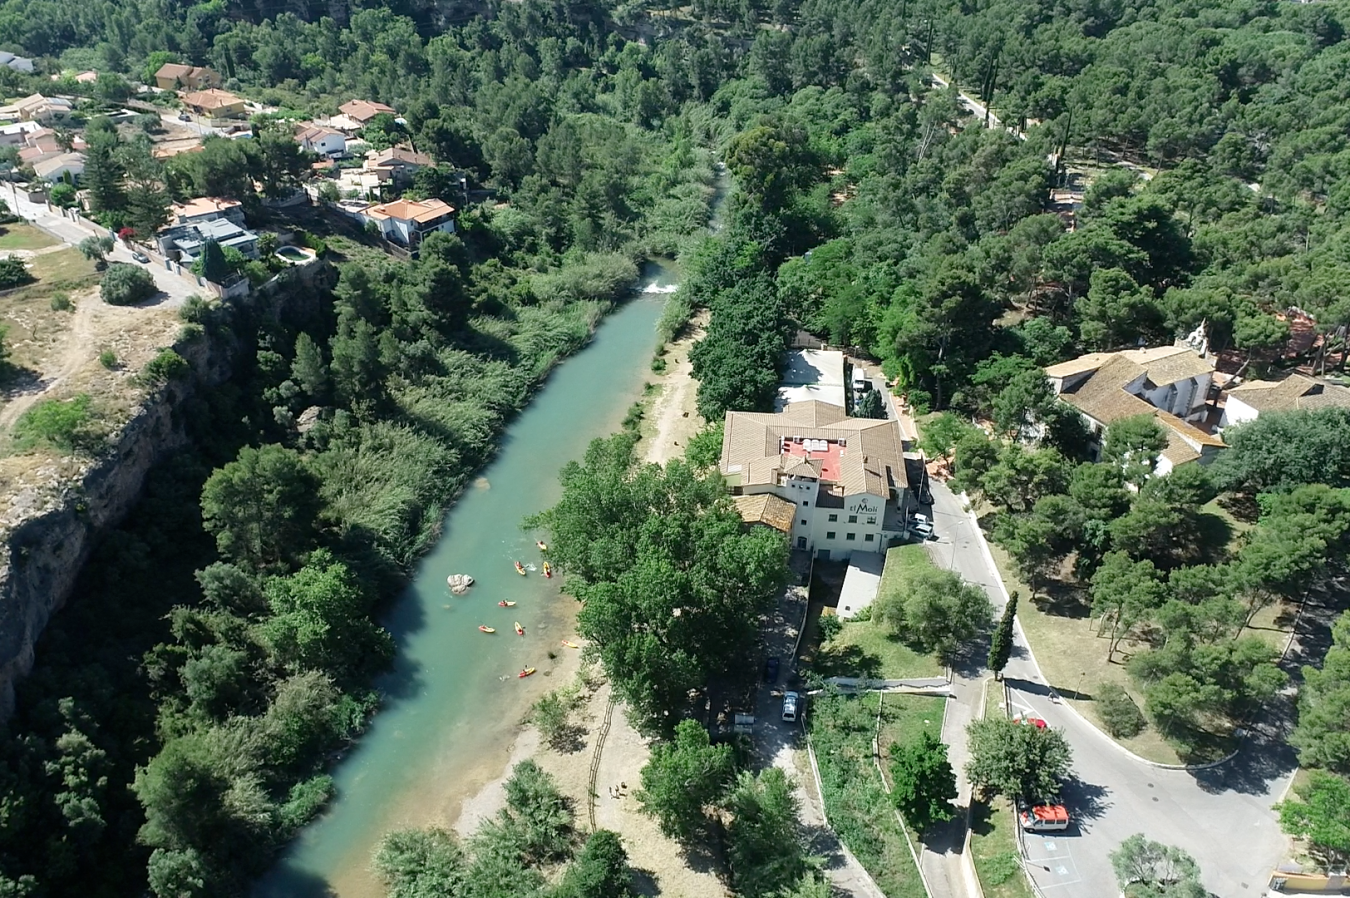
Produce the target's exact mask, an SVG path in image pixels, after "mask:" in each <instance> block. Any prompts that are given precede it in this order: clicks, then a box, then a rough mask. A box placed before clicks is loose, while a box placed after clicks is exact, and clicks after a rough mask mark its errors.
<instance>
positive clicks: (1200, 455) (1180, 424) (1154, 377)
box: [1045, 346, 1224, 474]
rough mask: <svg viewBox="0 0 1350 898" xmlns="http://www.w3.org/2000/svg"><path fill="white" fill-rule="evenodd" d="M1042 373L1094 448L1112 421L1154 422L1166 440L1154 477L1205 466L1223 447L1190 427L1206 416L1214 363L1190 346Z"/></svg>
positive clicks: (1098, 355) (1107, 357)
mask: <svg viewBox="0 0 1350 898" xmlns="http://www.w3.org/2000/svg"><path fill="white" fill-rule="evenodd" d="M1045 374H1046V377H1048V378H1049V379H1050V385H1051V387H1053V388H1054V391H1055V394H1056V395H1057V396H1058V397H1059V398H1060V399H1061V400H1063V401H1064V402H1066V403H1068V404H1069V405H1071V406H1073V407H1074V408H1075V409H1077V410H1078V412H1079V414H1081V415H1082V416H1083V421H1084V423H1085V424H1086V425H1087V427H1088V430H1090V431H1091V432H1092V434H1093V436H1094V438H1096V440H1097V442H1098V443H1099V444H1100V441H1101V440H1102V438H1103V437H1104V436H1105V434H1106V431H1107V429H1109V428H1110V426H1111V425H1112V424H1113V423H1115V422H1116V421H1119V420H1121V419H1123V418H1132V417H1137V416H1139V415H1152V416H1153V417H1154V418H1156V419H1157V421H1158V424H1159V425H1161V427H1162V428H1163V432H1164V433H1165V434H1166V435H1167V441H1168V445H1167V448H1166V449H1164V450H1163V452H1162V454H1161V457H1160V458H1159V460H1158V467H1157V471H1158V473H1159V474H1166V473H1167V472H1168V471H1170V470H1172V469H1173V468H1174V467H1176V466H1178V465H1183V464H1187V463H1189V462H1193V461H1199V462H1201V463H1207V462H1209V461H1210V460H1212V459H1213V457H1214V456H1215V455H1216V454H1217V453H1218V452H1219V450H1221V449H1222V448H1223V445H1224V444H1223V440H1221V439H1219V438H1218V437H1216V436H1214V435H1213V434H1210V433H1207V432H1205V431H1204V430H1202V429H1200V428H1199V427H1197V426H1195V423H1192V422H1203V421H1204V418H1205V416H1206V414H1207V411H1208V407H1207V406H1206V401H1207V399H1208V396H1209V387H1210V383H1211V381H1212V379H1213V375H1214V362H1213V361H1211V360H1210V359H1206V358H1203V357H1201V355H1200V354H1199V353H1197V352H1196V351H1195V350H1194V349H1192V348H1190V347H1189V346H1160V347H1156V348H1154V349H1129V350H1125V351H1124V352H1094V353H1091V354H1089V355H1085V356H1081V357H1079V358H1076V359H1071V360H1069V361H1067V362H1061V363H1060V364H1058V365H1051V366H1050V367H1048V368H1046V369H1045ZM1098 448H1100V445H1099V446H1098Z"/></svg>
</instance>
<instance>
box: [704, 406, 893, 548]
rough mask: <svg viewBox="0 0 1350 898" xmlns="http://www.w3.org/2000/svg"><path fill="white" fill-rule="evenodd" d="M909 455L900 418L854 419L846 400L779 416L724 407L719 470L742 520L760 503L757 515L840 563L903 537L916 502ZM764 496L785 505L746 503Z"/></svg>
mask: <svg viewBox="0 0 1350 898" xmlns="http://www.w3.org/2000/svg"><path fill="white" fill-rule="evenodd" d="M904 451H905V444H904V434H903V433H902V431H901V429H900V424H899V422H897V421H883V420H875V419H871V418H850V417H848V415H847V414H846V413H845V412H844V409H843V407H842V406H840V405H832V404H830V403H825V402H819V401H815V400H811V401H807V402H794V403H792V404H790V405H788V406H787V408H785V409H784V410H783V411H781V412H775V413H773V414H768V413H760V412H727V416H726V421H725V430H724V432H723V436H722V459H721V472H722V477H723V479H724V481H725V482H726V485H727V488H728V489H729V490H730V491H731V493H732V495H733V496H737V497H741V498H738V499H737V506H738V508H741V512H742V515H743V516H746V515H747V513H748V512H749V510H750V507H751V506H755V513H754V515H753V516H754V517H755V519H756V520H757V521H759V522H762V523H769V524H770V525H771V526H776V527H777V529H779V530H782V531H784V532H785V533H787V535H788V539H789V545H791V547H792V548H794V549H802V550H806V551H810V552H814V553H815V554H816V555H817V556H818V557H820V558H825V559H831V560H843V559H847V558H848V557H849V556H850V555H851V554H852V553H854V552H882V551H884V550H885V549H886V546H887V544H888V542H889V541H890V540H891V539H894V538H899V537H901V536H903V534H904V532H905V527H906V523H907V518H908V515H909V511H910V506H911V498H910V495H909V479H908V477H907V475H906V471H905V457H904ZM763 495H771V496H774V497H777V499H778V500H781V501H774V502H769V501H768V500H766V503H764V504H765V505H766V507H765V508H759V504H758V503H752V502H749V501H746V500H745V499H744V497H754V496H763ZM789 506H790V507H791V515H792V516H791V519H790V520H791V524H790V526H786V527H785V526H782V525H781V524H782V523H786V519H787V515H788V509H789ZM760 515H765V516H766V517H768V516H771V517H773V518H775V519H779V520H778V521H770V520H766V519H761V518H760Z"/></svg>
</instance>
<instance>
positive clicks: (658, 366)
mask: <svg viewBox="0 0 1350 898" xmlns="http://www.w3.org/2000/svg"><path fill="white" fill-rule="evenodd" d="M652 373H654V374H665V373H666V357H665V356H662V355H658V356H653V357H652Z"/></svg>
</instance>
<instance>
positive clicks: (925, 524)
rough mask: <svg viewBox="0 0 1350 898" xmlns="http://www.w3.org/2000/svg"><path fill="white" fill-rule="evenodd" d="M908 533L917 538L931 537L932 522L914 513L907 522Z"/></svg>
mask: <svg viewBox="0 0 1350 898" xmlns="http://www.w3.org/2000/svg"><path fill="white" fill-rule="evenodd" d="M909 532H910V535H911V536H913V537H914V538H915V539H918V540H925V539H932V537H933V522H932V521H930V520H928V519H927V518H925V517H924V516H923V515H914V517H913V518H912V519H911V520H910V522H909Z"/></svg>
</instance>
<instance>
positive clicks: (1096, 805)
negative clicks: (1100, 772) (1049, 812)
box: [1061, 775, 1111, 821]
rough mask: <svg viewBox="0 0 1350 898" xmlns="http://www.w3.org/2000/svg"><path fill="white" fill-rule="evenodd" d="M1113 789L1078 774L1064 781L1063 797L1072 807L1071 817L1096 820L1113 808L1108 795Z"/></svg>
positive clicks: (1076, 819) (1078, 819) (1080, 819)
mask: <svg viewBox="0 0 1350 898" xmlns="http://www.w3.org/2000/svg"><path fill="white" fill-rule="evenodd" d="M1110 794H1111V790H1109V789H1107V788H1106V787H1105V786H1099V785H1097V784H1096V783H1088V782H1084V781H1083V780H1081V779H1079V778H1078V777H1077V776H1072V775H1071V776H1070V777H1069V778H1068V779H1066V780H1065V781H1064V788H1063V791H1062V792H1061V797H1062V798H1063V799H1064V803H1065V804H1066V805H1067V806H1068V807H1069V809H1070V817H1071V818H1072V819H1073V820H1075V821H1083V820H1096V819H1098V818H1099V817H1101V816H1102V815H1103V814H1105V813H1106V812H1107V811H1108V810H1110V808H1111V802H1109V801H1107V796H1108V795H1110Z"/></svg>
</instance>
